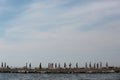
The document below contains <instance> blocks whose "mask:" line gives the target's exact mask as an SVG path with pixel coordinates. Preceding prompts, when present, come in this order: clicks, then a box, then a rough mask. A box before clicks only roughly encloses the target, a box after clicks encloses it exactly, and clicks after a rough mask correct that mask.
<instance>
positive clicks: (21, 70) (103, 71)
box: [0, 68, 120, 73]
mask: <svg viewBox="0 0 120 80" xmlns="http://www.w3.org/2000/svg"><path fill="white" fill-rule="evenodd" d="M0 73H120V68H113V69H92V68H91V69H85V68H78V69H74V68H71V69H69V68H67V69H48V68H45V69H22V68H14V69H0Z"/></svg>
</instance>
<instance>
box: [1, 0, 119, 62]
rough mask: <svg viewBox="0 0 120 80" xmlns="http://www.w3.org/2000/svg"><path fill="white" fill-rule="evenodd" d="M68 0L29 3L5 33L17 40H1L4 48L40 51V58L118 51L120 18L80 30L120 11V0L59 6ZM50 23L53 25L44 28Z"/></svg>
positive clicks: (15, 51)
mask: <svg viewBox="0 0 120 80" xmlns="http://www.w3.org/2000/svg"><path fill="white" fill-rule="evenodd" d="M68 2H69V1H68ZM65 3H67V1H66V2H65ZM65 3H64V1H60V0H59V1H58V2H57V1H43V2H42V3H41V2H39V1H38V2H37V0H36V1H35V2H33V3H32V4H30V5H26V8H25V10H23V12H22V14H20V15H18V16H17V17H16V19H13V20H11V21H10V22H9V23H10V24H9V26H10V27H9V28H8V29H7V30H6V33H5V39H6V38H13V39H16V42H13V43H12V44H7V43H8V42H10V41H8V40H6V42H4V43H3V42H2V41H1V44H2V46H5V47H2V49H3V51H2V52H4V53H8V52H7V51H6V49H8V48H9V50H8V51H9V53H10V54H11V53H13V54H15V53H16V54H17V53H19V55H20V53H21V55H24V54H26V55H25V56H28V55H29V56H30V55H32V56H33V55H34V54H36V55H37V56H35V55H34V58H35V57H37V58H36V59H38V58H39V57H40V56H42V57H43V56H46V55H47V56H49V57H52V56H54V55H62V56H64V55H68V56H69V55H78V56H77V57H79V56H82V55H84V56H85V55H86V56H87V55H88V56H89V55H97V54H99V55H100V52H101V53H102V52H104V51H106V54H109V52H110V51H111V52H112V51H113V52H114V51H115V48H120V46H119V45H120V38H119V35H118V34H119V33H120V31H119V20H117V21H115V22H111V23H109V21H108V22H106V24H104V25H102V24H101V26H99V25H96V29H93V30H90V31H82V30H77V29H78V28H82V27H85V26H89V25H90V26H89V27H91V25H92V24H96V23H97V22H101V20H104V18H105V17H109V16H114V15H115V14H118V13H120V11H119V8H117V7H119V3H118V2H117V1H100V2H97V1H96V2H93V3H89V4H86V5H82V6H80V5H76V6H74V7H73V8H70V9H69V8H67V9H63V10H62V9H59V7H61V5H62V4H65ZM114 26H115V27H114ZM46 27H47V28H48V27H51V29H50V30H48V31H42V30H40V29H42V28H46ZM115 31H118V32H115ZM0 48H1V47H0ZM108 49H109V50H108ZM118 52H119V50H118ZM111 54H112V53H111ZM102 55H104V54H102ZM57 57H58V56H57ZM58 58H59V57H58ZM100 59H101V58H100ZM40 60H41V59H40Z"/></svg>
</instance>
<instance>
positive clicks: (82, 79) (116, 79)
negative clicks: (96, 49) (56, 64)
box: [0, 73, 120, 80]
mask: <svg viewBox="0 0 120 80" xmlns="http://www.w3.org/2000/svg"><path fill="white" fill-rule="evenodd" d="M0 80H120V74H116V73H113V74H16V73H0Z"/></svg>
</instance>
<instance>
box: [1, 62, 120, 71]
mask: <svg viewBox="0 0 120 80" xmlns="http://www.w3.org/2000/svg"><path fill="white" fill-rule="evenodd" d="M0 73H120V67H114V66H109V65H108V62H106V64H105V66H104V67H103V64H102V62H99V63H94V64H93V65H92V64H91V62H90V63H89V64H87V63H85V67H82V68H80V67H79V65H78V63H76V64H75V66H74V67H73V66H72V64H71V63H69V64H66V63H64V64H63V66H61V64H60V63H58V64H57V63H48V67H47V68H43V67H42V64H41V63H40V64H39V66H38V67H35V68H33V67H32V65H31V63H29V64H28V63H26V64H25V66H23V67H21V68H13V67H9V65H7V64H6V62H5V63H3V62H2V63H1V67H0Z"/></svg>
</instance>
